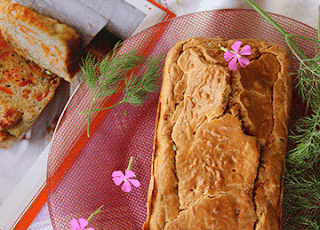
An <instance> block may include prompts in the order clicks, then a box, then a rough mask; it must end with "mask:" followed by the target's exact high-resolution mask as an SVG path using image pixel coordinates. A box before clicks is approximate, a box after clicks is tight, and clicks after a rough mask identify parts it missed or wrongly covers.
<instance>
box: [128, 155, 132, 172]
mask: <svg viewBox="0 0 320 230" xmlns="http://www.w3.org/2000/svg"><path fill="white" fill-rule="evenodd" d="M132 163H133V157H130V160H129V165H128V168H127V170H131V167H132Z"/></svg>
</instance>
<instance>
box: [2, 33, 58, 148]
mask: <svg viewBox="0 0 320 230" xmlns="http://www.w3.org/2000/svg"><path fill="white" fill-rule="evenodd" d="M60 82H61V78H60V77H58V76H56V75H54V74H51V73H48V72H47V70H45V69H44V68H41V67H39V66H38V65H36V64H35V63H33V62H32V61H29V60H26V59H25V58H24V57H22V56H20V55H18V54H17V53H15V51H14V50H13V48H12V47H10V46H8V45H7V43H6V42H5V40H4V39H3V38H2V37H0V142H2V144H0V146H5V141H8V140H11V139H16V138H19V137H20V136H21V135H22V134H23V133H24V132H25V131H26V130H27V129H28V128H30V127H31V126H32V125H33V123H34V122H35V120H36V119H37V118H38V116H39V115H40V113H41V112H42V111H43V109H44V108H45V107H46V105H47V104H48V103H49V102H50V101H51V99H52V98H53V96H54V94H55V91H56V89H57V87H58V86H59V84H60Z"/></svg>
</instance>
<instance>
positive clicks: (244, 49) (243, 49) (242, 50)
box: [239, 45, 252, 55]
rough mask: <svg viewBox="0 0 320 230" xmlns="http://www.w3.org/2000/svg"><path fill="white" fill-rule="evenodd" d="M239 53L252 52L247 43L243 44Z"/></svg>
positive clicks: (248, 53)
mask: <svg viewBox="0 0 320 230" xmlns="http://www.w3.org/2000/svg"><path fill="white" fill-rule="evenodd" d="M239 54H240V55H251V54H252V49H251V47H250V46H249V45H245V46H244V47H243V48H242V49H241V50H240V53H239Z"/></svg>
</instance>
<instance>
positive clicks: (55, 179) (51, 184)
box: [47, 92, 121, 195]
mask: <svg viewBox="0 0 320 230" xmlns="http://www.w3.org/2000/svg"><path fill="white" fill-rule="evenodd" d="M120 95H121V92H118V93H117V94H114V95H112V97H110V99H109V100H108V101H107V102H106V103H105V104H104V107H109V106H111V105H113V104H114V103H115V102H116V100H117V99H118V98H119V97H120ZM108 112H109V110H104V111H100V112H98V115H97V116H96V118H95V119H94V120H93V121H91V125H90V135H92V134H93V133H94V132H95V131H96V130H97V129H98V127H99V125H100V124H101V122H102V121H103V119H104V118H105V116H106V115H107V113H108ZM89 139H90V137H88V136H87V132H86V131H85V132H84V133H83V134H82V135H81V137H80V138H79V139H78V141H77V143H76V144H75V145H74V147H73V148H72V149H71V150H70V153H69V154H68V156H67V157H66V158H65V159H64V160H63V162H62V164H61V165H60V167H59V168H58V169H57V171H56V172H55V173H54V175H53V176H52V177H50V178H47V181H48V184H47V188H48V195H49V194H51V192H52V191H53V190H54V189H55V187H56V186H57V185H58V184H59V182H60V181H61V180H62V178H63V176H64V175H65V174H66V173H67V171H68V169H69V168H70V167H71V166H72V164H73V162H74V161H75V160H76V159H77V157H78V155H79V153H80V152H81V150H82V149H83V148H84V146H85V145H86V144H87V142H88V141H89Z"/></svg>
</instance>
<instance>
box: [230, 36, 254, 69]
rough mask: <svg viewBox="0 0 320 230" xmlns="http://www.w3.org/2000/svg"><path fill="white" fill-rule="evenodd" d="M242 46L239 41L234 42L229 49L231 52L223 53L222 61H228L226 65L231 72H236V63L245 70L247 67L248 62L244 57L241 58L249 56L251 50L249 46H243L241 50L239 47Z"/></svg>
mask: <svg viewBox="0 0 320 230" xmlns="http://www.w3.org/2000/svg"><path fill="white" fill-rule="evenodd" d="M241 45H242V42H241V41H235V42H234V43H233V44H232V46H231V48H232V51H230V50H226V52H225V53H224V59H225V60H226V61H230V62H229V64H228V67H229V69H231V70H237V69H238V65H237V62H238V61H239V63H240V65H241V67H242V68H245V67H247V66H248V65H249V63H250V60H249V59H248V58H246V57H242V56H243V55H251V54H252V50H251V47H250V45H245V46H244V47H243V48H242V49H241V50H240V46H241Z"/></svg>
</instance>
